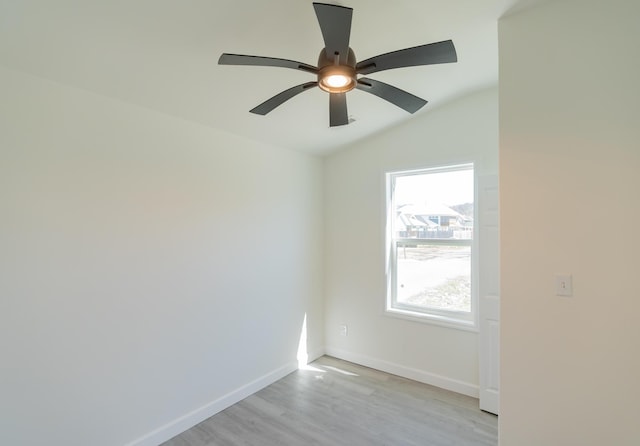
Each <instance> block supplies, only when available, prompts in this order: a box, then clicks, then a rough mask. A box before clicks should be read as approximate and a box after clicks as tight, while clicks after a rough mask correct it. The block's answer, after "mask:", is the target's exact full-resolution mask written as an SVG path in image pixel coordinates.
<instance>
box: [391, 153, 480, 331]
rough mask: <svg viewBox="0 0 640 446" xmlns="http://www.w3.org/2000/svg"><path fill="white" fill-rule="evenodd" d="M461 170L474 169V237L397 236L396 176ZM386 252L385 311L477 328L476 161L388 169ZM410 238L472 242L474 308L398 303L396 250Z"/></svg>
mask: <svg viewBox="0 0 640 446" xmlns="http://www.w3.org/2000/svg"><path fill="white" fill-rule="evenodd" d="M461 170H472V171H473V189H474V190H473V200H474V207H473V208H474V211H473V213H474V215H473V218H474V224H473V232H472V239H471V240H462V239H416V238H400V237H397V238H396V237H394V233H393V229H394V224H393V223H394V218H395V201H394V200H395V197H394V194H393V186H394V185H395V179H396V178H398V177H405V176H410V175H423V174H429V173H443V172H453V171H461ZM384 175H385V189H386V199H385V208H384V210H385V219H386V231H385V240H384V243H385V253H386V261H385V264H386V268H385V272H386V285H387V290H386V293H385V294H386V295H385V303H384V314H385V315H387V316H391V317H397V318H401V319H405V320H411V321H417V322H422V323H428V324H433V325H439V326H445V327H449V328H456V329H460V330H466V331H474V332H477V331H478V301H479V299H478V286H477V277H478V262H477V259H478V232H479V230H478V227H479V225H478V218H477V216H478V205H477V201H478V200H477V199H478V193H477V190H478V188H477V181H478V176H477V170H476V166H475V165H474V163H473V162H466V163H457V164H448V165H441V166H430V167H423V168H419V169H409V170H394V171H388V172H385V174H384ZM407 242H410V243H411V244H412V245H427V246H429V245H432V246H433V245H445V246H461V245H462V246H470V247H471V311H470V312H466V311H452V310H444V309H438V308H425V307H420V306H416V305H410V304H401V303H400V304H398V302H397V301H396V290H397V288H396V286H397V267H396V259H397V250H398V246H399V243H407Z"/></svg>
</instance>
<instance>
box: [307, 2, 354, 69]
mask: <svg viewBox="0 0 640 446" xmlns="http://www.w3.org/2000/svg"><path fill="white" fill-rule="evenodd" d="M313 9H315V11H316V16H317V17H318V23H319V24H320V30H321V31H322V37H323V39H324V47H325V51H326V54H327V58H328V59H329V60H334V57H335V54H336V53H337V54H339V55H340V64H346V63H347V58H348V56H349V37H350V36H351V16H352V15H353V9H352V8H347V7H344V6H337V5H328V4H326V3H314V4H313Z"/></svg>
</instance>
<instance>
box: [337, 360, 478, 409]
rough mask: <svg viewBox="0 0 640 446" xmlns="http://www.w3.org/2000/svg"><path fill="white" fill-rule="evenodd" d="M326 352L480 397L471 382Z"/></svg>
mask: <svg viewBox="0 0 640 446" xmlns="http://www.w3.org/2000/svg"><path fill="white" fill-rule="evenodd" d="M325 352H326V354H327V355H329V356H333V357H335V358H338V359H343V360H345V361H349V362H353V363H356V364H360V365H363V366H365V367H371V368H372V369H376V370H381V371H383V372H387V373H391V374H393V375H398V376H401V377H403V378H408V379H412V380H414V381H418V382H421V383H425V384H430V385H432V386H436V387H440V388H442V389H447V390H451V391H452V392H456V393H461V394H463V395H467V396H471V397H473V398H478V397H479V395H480V391H479V387H478V385H476V384H472V383H469V382H465V381H460V380H457V379H453V378H447V377H446V376H442V375H437V374H435V373H431V372H425V371H424V370H418V369H414V368H411V367H406V366H403V365H400V364H395V363H393V362H389V361H384V360H382V359H376V358H371V357H368V356H364V355H360V354H358V353H353V352H348V351H346V350H340V349H337V348H333V347H326V348H325Z"/></svg>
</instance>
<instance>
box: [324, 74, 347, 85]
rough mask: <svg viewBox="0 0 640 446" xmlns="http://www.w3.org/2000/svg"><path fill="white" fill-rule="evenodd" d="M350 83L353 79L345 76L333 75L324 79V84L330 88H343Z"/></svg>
mask: <svg viewBox="0 0 640 446" xmlns="http://www.w3.org/2000/svg"><path fill="white" fill-rule="evenodd" d="M350 82H351V79H350V78H348V77H347V76H345V75H344V74H331V75H329V76H327V77H325V78H324V79H322V83H323V84H324V85H325V87H328V88H342V87H344V86H346V85H348V84H349V83H350Z"/></svg>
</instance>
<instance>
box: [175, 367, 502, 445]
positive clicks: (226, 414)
mask: <svg viewBox="0 0 640 446" xmlns="http://www.w3.org/2000/svg"><path fill="white" fill-rule="evenodd" d="M497 438H498V420H497V417H496V416H495V415H491V414H488V413H485V412H482V411H481V410H480V409H479V408H478V400H476V399H474V398H470V397H467V396H464V395H460V394H456V393H453V392H449V391H446V390H443V389H439V388H437V387H433V386H429V385H426V384H422V383H418V382H416V381H411V380H409V379H405V378H401V377H398V376H394V375H390V374H388V373H384V372H380V371H378V370H374V369H370V368H367V367H362V366H359V365H356V364H352V363H349V362H346V361H342V360H338V359H335V358H331V357H328V356H324V357H322V358H320V359H318V360H317V361H315V362H313V363H312V364H310V367H308V368H307V369H303V370H298V371H296V372H294V373H291V374H290V375H288V376H286V377H285V378H283V379H281V380H279V381H277V382H275V383H274V384H272V385H270V386H268V387H266V388H264V389H262V390H260V391H259V392H257V393H256V394H254V395H251V396H250V397H248V398H246V399H244V400H242V401H240V402H239V403H237V404H235V405H233V406H231V407H229V408H227V409H225V410H224V411H222V412H220V413H218V414H216V415H214V416H213V417H211V418H209V419H207V420H205V421H203V422H202V423H200V424H198V425H197V426H194V427H193V428H191V429H189V430H188V431H186V432H183V433H182V434H180V435H178V436H176V437H174V438H173V439H171V440H169V441H168V442H166V443H164V444H163V446H289V445H291V446H298V445H304V446H307V445H315V446H329V445H330V446H336V445H348V446H427V445H428V446H451V445H456V446H496V445H497V444H498V439H497Z"/></svg>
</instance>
